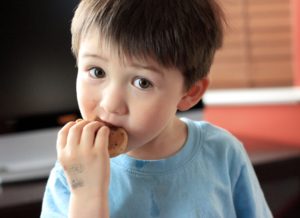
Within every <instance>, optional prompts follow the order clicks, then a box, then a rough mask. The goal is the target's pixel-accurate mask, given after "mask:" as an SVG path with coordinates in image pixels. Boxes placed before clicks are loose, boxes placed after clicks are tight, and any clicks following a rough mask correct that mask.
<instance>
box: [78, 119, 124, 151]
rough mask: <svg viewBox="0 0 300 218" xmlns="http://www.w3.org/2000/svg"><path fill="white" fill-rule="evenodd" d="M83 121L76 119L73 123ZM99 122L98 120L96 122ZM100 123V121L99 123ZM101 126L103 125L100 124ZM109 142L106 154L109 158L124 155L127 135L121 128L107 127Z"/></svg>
mask: <svg viewBox="0 0 300 218" xmlns="http://www.w3.org/2000/svg"><path fill="white" fill-rule="evenodd" d="M81 121H83V119H77V120H76V121H75V122H76V123H79V122H81ZM97 121H99V120H97ZM99 122H101V121H99ZM101 123H102V124H103V126H105V123H103V122H101ZM109 129H110V133H109V142H108V144H109V145H108V152H109V156H110V157H116V156H118V155H120V154H122V153H124V152H125V151H126V149H127V143H128V135H127V133H126V131H125V130H124V129H123V128H120V127H119V128H114V127H109Z"/></svg>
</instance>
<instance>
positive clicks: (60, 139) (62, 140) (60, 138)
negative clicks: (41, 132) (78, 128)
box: [56, 121, 76, 150]
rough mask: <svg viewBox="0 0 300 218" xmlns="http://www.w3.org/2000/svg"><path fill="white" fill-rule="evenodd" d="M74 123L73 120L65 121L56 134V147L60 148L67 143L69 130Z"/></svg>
mask: <svg viewBox="0 0 300 218" xmlns="http://www.w3.org/2000/svg"><path fill="white" fill-rule="evenodd" d="M75 124H76V123H75V122H74V121H72V122H69V123H67V124H66V125H65V126H64V127H63V128H62V129H61V130H60V131H59V132H58V134H57V141H56V149H57V150H59V149H62V148H64V147H65V146H66V144H67V138H68V134H69V130H70V128H71V127H72V126H74V125H75Z"/></svg>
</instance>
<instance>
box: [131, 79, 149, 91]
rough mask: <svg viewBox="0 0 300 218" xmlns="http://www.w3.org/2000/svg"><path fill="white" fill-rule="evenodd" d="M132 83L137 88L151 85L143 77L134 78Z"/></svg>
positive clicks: (145, 87)
mask: <svg viewBox="0 0 300 218" xmlns="http://www.w3.org/2000/svg"><path fill="white" fill-rule="evenodd" d="M133 85H134V86H135V87H137V88H139V89H147V88H150V87H152V83H151V82H150V81H149V80H147V79H144V78H138V79H135V80H134V82H133Z"/></svg>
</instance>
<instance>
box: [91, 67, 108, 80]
mask: <svg viewBox="0 0 300 218" xmlns="http://www.w3.org/2000/svg"><path fill="white" fill-rule="evenodd" d="M89 74H90V76H91V77H93V78H95V79H99V78H104V77H105V71H104V70H103V69H102V68H99V67H93V68H91V69H89Z"/></svg>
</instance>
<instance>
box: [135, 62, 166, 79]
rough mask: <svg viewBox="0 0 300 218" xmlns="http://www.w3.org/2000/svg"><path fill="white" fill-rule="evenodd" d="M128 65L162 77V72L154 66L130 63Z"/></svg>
mask: <svg viewBox="0 0 300 218" xmlns="http://www.w3.org/2000/svg"><path fill="white" fill-rule="evenodd" d="M130 65H131V66H132V67H134V68H142V69H145V70H150V71H152V72H155V73H158V74H160V75H162V76H163V75H164V74H163V72H162V71H161V70H160V69H159V68H157V67H155V66H152V65H146V64H145V65H143V64H139V63H132V64H130Z"/></svg>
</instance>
